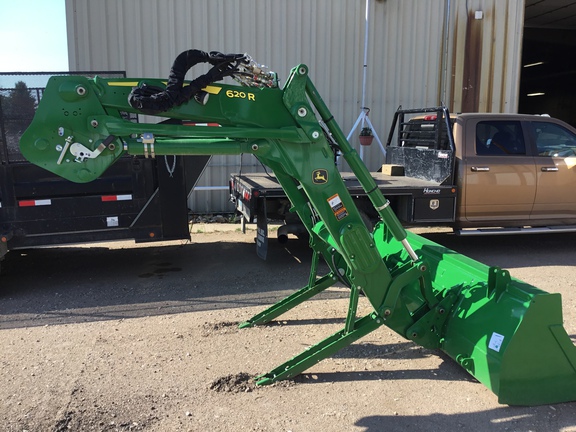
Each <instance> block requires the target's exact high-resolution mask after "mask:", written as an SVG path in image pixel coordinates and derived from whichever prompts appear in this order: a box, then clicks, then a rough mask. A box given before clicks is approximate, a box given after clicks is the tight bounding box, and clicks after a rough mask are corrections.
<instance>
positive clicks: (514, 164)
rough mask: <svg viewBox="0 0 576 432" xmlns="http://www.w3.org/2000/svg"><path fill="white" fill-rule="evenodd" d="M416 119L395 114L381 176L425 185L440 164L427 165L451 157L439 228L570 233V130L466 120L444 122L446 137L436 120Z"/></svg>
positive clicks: (544, 121) (575, 167)
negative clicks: (446, 216) (449, 215)
mask: <svg viewBox="0 0 576 432" xmlns="http://www.w3.org/2000/svg"><path fill="white" fill-rule="evenodd" d="M417 114H420V113H419V110H402V112H401V113H400V114H398V118H395V125H393V129H395V126H397V130H396V131H394V130H391V132H390V137H389V140H388V143H387V150H388V151H387V164H386V165H384V170H386V167H387V166H400V167H403V168H404V170H400V171H399V170H398V169H396V172H397V173H398V172H399V173H400V174H402V171H404V175H407V176H409V177H417V178H429V177H430V173H431V172H434V171H435V168H437V167H438V166H440V165H442V164H439V163H438V161H437V160H435V159H438V158H449V159H452V157H453V161H451V163H449V164H447V165H446V164H445V165H446V166H448V167H450V166H452V167H453V168H452V169H453V171H451V169H450V168H448V169H447V170H446V176H445V178H439V179H437V180H440V183H441V184H447V183H453V184H454V186H455V187H456V200H455V202H454V207H455V208H454V210H455V218H454V221H453V222H451V223H448V224H447V225H450V226H452V227H453V228H454V230H455V232H456V233H458V234H463V235H464V234H486V233H490V234H498V233H514V232H516V233H523V232H538V231H544V232H551V231H555V232H558V231H576V190H575V189H576V129H575V128H573V127H572V126H570V125H568V124H567V123H564V122H563V121H560V120H558V119H554V118H551V117H548V116H536V115H522V114H486V113H467V114H459V115H452V116H448V117H449V118H450V124H451V125H452V132H453V136H452V137H451V136H449V135H450V134H448V133H447V129H448V128H447V127H446V121H445V119H440V118H439V117H441V115H440V116H439V115H437V113H436V112H433V113H427V114H425V115H421V114H420V115H417ZM411 115H413V116H412V117H410V116H411ZM407 117H410V118H407ZM437 132H438V133H437ZM394 133H396V134H397V136H396V137H395V138H396V139H395V140H394V139H393V138H392V135H393V134H394ZM406 165H413V167H412V168H409V167H407V166H406ZM414 166H416V168H414ZM436 171H437V169H436ZM390 173H392V170H390ZM441 204H442V203H441ZM441 204H440V206H439V205H438V203H436V202H434V201H430V206H431V207H436V208H437V209H439V208H440V207H441Z"/></svg>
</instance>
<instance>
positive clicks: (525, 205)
mask: <svg viewBox="0 0 576 432" xmlns="http://www.w3.org/2000/svg"><path fill="white" fill-rule="evenodd" d="M465 145H466V146H467V147H466V153H467V154H466V157H465V158H466V165H465V169H466V172H465V173H464V179H463V184H464V187H465V191H464V194H463V198H464V201H465V202H464V205H465V208H464V217H465V219H466V220H468V221H474V222H476V223H477V222H480V221H487V222H488V221H493V220H516V219H528V218H529V217H530V213H531V211H532V205H533V203H534V196H535V194H536V168H535V165H534V158H533V157H532V156H530V155H528V154H527V152H526V143H525V139H524V134H523V132H522V125H521V123H520V121H517V120H504V119H503V120H488V121H478V122H477V123H476V125H475V127H474V126H472V127H468V126H467V129H466V143H465Z"/></svg>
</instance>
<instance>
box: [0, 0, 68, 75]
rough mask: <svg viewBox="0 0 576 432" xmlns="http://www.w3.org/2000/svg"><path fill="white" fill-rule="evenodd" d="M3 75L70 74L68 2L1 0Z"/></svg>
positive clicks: (0, 32)
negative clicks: (4, 73)
mask: <svg viewBox="0 0 576 432" xmlns="http://www.w3.org/2000/svg"><path fill="white" fill-rule="evenodd" d="M0 16H1V17H2V24H1V25H0V44H1V46H2V49H1V55H0V72H40V71H42V72H46V71H50V72H56V71H68V43H67V40H66V8H65V0H0Z"/></svg>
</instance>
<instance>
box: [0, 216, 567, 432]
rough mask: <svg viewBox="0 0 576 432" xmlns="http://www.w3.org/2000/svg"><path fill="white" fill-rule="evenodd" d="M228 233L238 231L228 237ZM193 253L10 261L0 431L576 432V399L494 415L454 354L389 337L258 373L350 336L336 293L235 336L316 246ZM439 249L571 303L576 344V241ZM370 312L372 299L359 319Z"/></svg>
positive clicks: (1, 330) (343, 298) (226, 245)
mask: <svg viewBox="0 0 576 432" xmlns="http://www.w3.org/2000/svg"><path fill="white" fill-rule="evenodd" d="M231 227H232V228H231ZM193 232H194V234H193V239H192V241H191V242H167V243H162V244H148V245H134V244H132V243H123V242H118V243H110V244H97V245H84V246H82V247H60V248H50V249H37V250H30V251H22V252H21V253H20V252H11V253H10V254H9V255H8V258H7V259H6V261H5V262H4V263H3V275H2V277H1V278H0V280H1V284H2V285H1V291H0V297H1V299H0V341H1V346H2V350H1V351H0V366H1V371H0V379H1V382H2V385H1V386H0V404H1V405H0V406H1V407H2V409H1V410H0V431H19V432H22V431H53V432H63V431H70V430H71V431H244V430H245V431H274V432H277V431H285V432H287V431H292V432H300V431H302V432H311V431H312V432H313V431H325V430H330V431H370V432H376V431H406V430H410V431H447V430H448V431H453V430H455V431H542V432H544V431H546V432H549V431H558V432H560V431H562V432H574V431H576V403H565V404H557V405H545V406H538V407H511V406H505V405H499V404H498V402H497V398H496V396H495V395H494V394H493V393H492V392H490V391H489V390H488V389H486V388H485V387H484V386H483V385H481V384H479V383H478V382H476V381H475V380H474V379H473V378H472V377H471V376H469V375H468V374H467V373H466V372H465V371H464V369H462V368H461V367H460V366H458V365H457V364H456V363H455V362H454V361H452V360H451V359H450V358H448V357H447V356H446V355H444V354H442V353H440V352H438V351H432V350H427V349H424V348H421V347H419V346H417V345H414V344H413V343H411V342H409V341H406V340H405V339H403V338H401V337H399V336H398V335H396V334H395V333H393V332H392V331H390V330H389V329H388V328H386V327H382V328H380V329H378V330H377V331H375V332H373V333H370V334H369V335H368V336H366V337H365V338H363V339H361V340H360V341H359V342H357V343H355V344H353V345H351V346H350V347H347V348H345V349H343V350H341V351H340V352H338V353H337V354H336V355H334V356H332V357H330V358H328V359H325V360H323V361H321V362H320V363H318V364H317V365H315V366H314V367H312V368H311V369H309V370H308V371H307V372H306V373H305V374H303V375H301V376H299V377H297V378H296V379H295V380H291V381H285V382H280V383H276V384H274V385H272V386H266V387H255V386H254V383H253V378H254V377H255V376H256V375H258V374H260V373H263V372H267V371H268V370H270V369H272V368H273V367H275V366H277V365H279V364H281V363H283V362H284V361H285V360H287V359H288V358H290V357H292V356H293V355H295V354H298V353H299V352H301V351H302V350H304V349H305V348H306V347H307V346H309V345H311V344H313V343H315V342H318V341H320V340H321V339H323V338H324V337H326V336H328V335H330V334H332V333H334V332H335V331H337V330H339V329H340V328H341V327H342V325H343V319H344V317H345V315H346V310H347V293H348V291H347V290H346V289H344V288H342V287H338V286H336V287H333V288H330V289H328V290H327V291H326V292H324V293H322V294H321V295H318V296H316V297H315V298H314V299H313V300H309V301H307V302H305V303H303V304H302V305H300V306H299V307H297V308H295V309H294V310H292V311H290V312H288V313H286V314H284V315H282V316H281V317H280V318H279V319H278V320H277V321H274V322H272V323H271V324H269V325H265V326H259V327H254V328H248V329H238V327H237V323H238V322H241V321H244V320H246V319H248V318H250V317H251V316H253V315H254V314H255V313H258V312H260V311H261V310H262V309H263V308H264V307H266V306H267V305H270V304H272V303H274V302H276V301H278V300H279V299H281V298H282V297H284V296H286V295H288V294H290V293H291V292H293V291H294V290H295V289H297V288H300V287H301V286H304V285H305V284H306V282H307V277H308V271H309V264H310V256H311V254H310V251H309V249H308V247H307V245H306V243H305V242H300V241H296V240H291V241H290V242H289V243H288V245H287V246H281V245H279V244H277V243H276V242H274V241H272V242H271V243H270V249H269V258H268V260H267V261H265V262H264V261H261V260H259V259H258V258H257V257H256V254H255V250H254V244H253V237H254V235H253V232H249V233H248V234H246V235H243V234H241V233H240V232H238V231H237V230H236V228H235V227H234V225H214V224H205V225H204V224H199V225H195V226H194V228H193ZM425 235H426V236H428V237H429V238H431V239H432V240H434V241H437V242H439V243H441V244H444V245H446V246H448V247H451V248H453V249H455V250H457V251H459V252H462V253H464V254H466V255H469V256H471V257H473V258H475V259H477V260H479V261H482V262H485V263H486V264H489V265H499V266H502V267H504V268H508V269H509V270H510V271H511V273H512V275H513V276H515V277H517V278H520V279H522V280H524V281H526V282H529V283H531V284H533V285H535V286H537V287H539V288H541V289H544V290H546V291H549V292H560V293H562V296H563V311H564V319H565V328H566V330H567V331H568V334H569V335H571V337H572V339H573V340H576V293H575V289H576V258H575V254H574V244H575V240H576V236H575V235H555V236H518V237H485V238H467V239H464V238H458V237H454V236H452V235H448V234H446V233H443V232H439V231H437V230H436V231H428V232H427V233H426V234H425ZM369 311H370V308H369V306H368V305H367V304H365V300H364V299H361V302H360V307H359V314H362V313H368V312H369Z"/></svg>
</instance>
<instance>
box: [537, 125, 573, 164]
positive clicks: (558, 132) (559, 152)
mask: <svg viewBox="0 0 576 432" xmlns="http://www.w3.org/2000/svg"><path fill="white" fill-rule="evenodd" d="M531 125H532V131H533V133H534V137H535V140H536V148H537V149H538V156H554V157H568V156H574V155H576V135H574V134H573V133H572V132H570V131H569V130H568V129H566V128H564V127H562V126H560V125H557V124H554V123H548V122H537V121H535V122H532V123H531Z"/></svg>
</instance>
